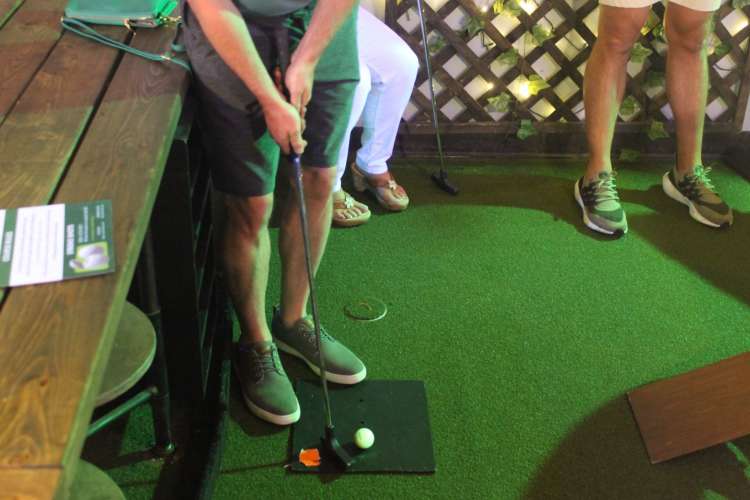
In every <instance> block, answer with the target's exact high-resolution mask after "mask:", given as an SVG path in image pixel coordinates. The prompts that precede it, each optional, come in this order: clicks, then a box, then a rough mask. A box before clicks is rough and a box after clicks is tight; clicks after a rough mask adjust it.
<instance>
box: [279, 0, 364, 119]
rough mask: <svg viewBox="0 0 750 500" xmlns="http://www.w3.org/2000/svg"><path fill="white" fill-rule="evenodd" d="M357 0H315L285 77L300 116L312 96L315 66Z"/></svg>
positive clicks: (292, 101) (293, 103)
mask: <svg viewBox="0 0 750 500" xmlns="http://www.w3.org/2000/svg"><path fill="white" fill-rule="evenodd" d="M356 3H357V0H318V4H317V5H316V6H315V10H314V11H313V15H312V20H311V21H310V26H309V27H308V29H307V32H306V33H305V36H304V37H302V41H301V42H300V44H299V46H298V47H297V50H295V51H294V54H292V60H291V64H290V65H289V69H288V70H287V74H286V78H285V79H284V81H285V83H286V87H287V90H288V91H289V97H290V101H291V103H292V105H293V106H294V107H295V108H297V109H298V110H299V112H300V114H302V115H303V116H304V112H305V107H306V106H307V103H308V102H310V97H311V96H312V84H313V77H314V75H315V66H317V64H318V61H319V60H320V56H322V55H323V52H324V51H325V49H326V47H328V44H329V43H330V42H331V40H332V39H333V37H334V35H335V34H336V32H337V31H338V29H339V28H340V27H341V25H342V24H343V22H344V20H345V19H346V18H347V17H349V14H351V10H352V7H354V5H355V4H356Z"/></svg>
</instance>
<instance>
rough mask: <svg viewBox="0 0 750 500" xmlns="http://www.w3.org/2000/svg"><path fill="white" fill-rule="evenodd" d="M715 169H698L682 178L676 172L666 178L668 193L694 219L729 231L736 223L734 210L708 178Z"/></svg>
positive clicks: (668, 173) (702, 167)
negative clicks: (733, 223)
mask: <svg viewBox="0 0 750 500" xmlns="http://www.w3.org/2000/svg"><path fill="white" fill-rule="evenodd" d="M709 172H711V167H704V166H703V165H696V166H695V168H694V169H693V171H692V172H688V173H686V174H680V173H679V172H676V171H675V169H672V170H670V171H669V172H667V173H666V174H664V177H662V181H661V185H662V188H664V192H665V193H666V194H667V196H669V197H670V198H672V199H673V200H677V201H679V202H680V203H682V204H683V205H687V206H688V208H689V209H690V216H691V217H692V218H693V219H695V220H697V221H698V222H700V223H701V224H705V225H707V226H711V227H729V226H731V225H732V222H733V215H732V209H731V208H729V206H728V205H727V204H726V203H724V201H723V200H722V199H721V198H720V197H719V195H718V194H717V193H716V191H715V190H714V186H713V184H712V183H711V179H709V178H708V174H709Z"/></svg>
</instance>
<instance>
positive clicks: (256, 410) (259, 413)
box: [234, 369, 300, 425]
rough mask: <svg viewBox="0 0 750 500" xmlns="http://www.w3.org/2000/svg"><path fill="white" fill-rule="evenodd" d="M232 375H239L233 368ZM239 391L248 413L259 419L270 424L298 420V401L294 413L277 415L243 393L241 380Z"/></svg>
mask: <svg viewBox="0 0 750 500" xmlns="http://www.w3.org/2000/svg"><path fill="white" fill-rule="evenodd" d="M234 375H235V376H236V377H237V380H238V381H239V380H240V375H239V373H237V370H236V369H235V370H234ZM240 392H241V393H242V399H243V400H244V401H245V405H246V406H247V408H248V409H249V410H250V413H252V414H253V415H255V416H256V417H258V418H259V419H261V420H265V421H266V422H270V423H272V424H276V425H291V424H293V423H295V422H296V421H298V420H299V417H300V407H299V402H298V403H297V410H296V411H295V412H294V413H289V414H288V415H279V414H277V413H271V412H270V411H268V410H264V409H263V408H261V407H260V406H258V405H256V404H255V403H253V402H252V400H251V399H250V398H249V397H248V396H247V394H245V390H244V389H243V388H242V382H240Z"/></svg>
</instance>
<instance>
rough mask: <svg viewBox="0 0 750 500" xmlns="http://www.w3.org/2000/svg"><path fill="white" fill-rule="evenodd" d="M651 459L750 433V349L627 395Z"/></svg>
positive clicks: (660, 460) (659, 459)
mask: <svg viewBox="0 0 750 500" xmlns="http://www.w3.org/2000/svg"><path fill="white" fill-rule="evenodd" d="M628 399H629V400H630V406H631V407H632V409H633V414H634V415H635V419H636V421H637V422H638V427H639V429H640V431H641V436H642V437H643V441H644V443H645V444H646V450H647V452H648V456H649V458H650V459H651V463H659V462H663V461H665V460H669V459H672V458H675V457H679V456H681V455H685V454H687V453H691V452H694V451H698V450H702V449H704V448H707V447H709V446H713V445H716V444H720V443H723V442H726V441H730V440H732V439H736V438H739V437H742V436H745V435H747V434H750V352H746V353H744V354H740V355H738V356H734V357H732V358H728V359H725V360H723V361H720V362H718V363H715V364H712V365H709V366H706V367H703V368H699V369H697V370H694V371H691V372H688V373H685V374H682V375H678V376H676V377H673V378H669V379H666V380H661V381H658V382H654V383H652V384H649V385H646V386H643V387H639V388H638V389H635V390H633V391H631V392H629V393H628Z"/></svg>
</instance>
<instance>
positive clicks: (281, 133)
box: [262, 95, 307, 155]
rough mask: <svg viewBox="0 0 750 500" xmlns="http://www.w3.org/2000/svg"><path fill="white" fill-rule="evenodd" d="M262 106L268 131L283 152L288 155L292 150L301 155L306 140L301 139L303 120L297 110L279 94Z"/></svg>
mask: <svg viewBox="0 0 750 500" xmlns="http://www.w3.org/2000/svg"><path fill="white" fill-rule="evenodd" d="M262 108H263V116H264V118H265V120H266V126H267V127H268V132H269V133H270V134H271V137H273V140H274V141H276V143H277V144H278V145H279V146H280V147H281V150H282V151H283V152H284V154H286V155H288V154H290V153H291V152H292V151H294V152H295V153H296V154H298V155H301V154H302V153H303V152H304V151H305V146H307V142H305V140H304V139H302V123H303V122H302V119H301V117H300V114H299V112H298V111H297V110H296V109H295V108H294V107H293V106H292V105H291V104H289V103H288V102H286V101H285V100H284V99H283V98H282V97H281V96H280V95H279V96H278V98H277V99H274V100H272V101H270V102H268V103H266V104H264V105H262Z"/></svg>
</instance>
